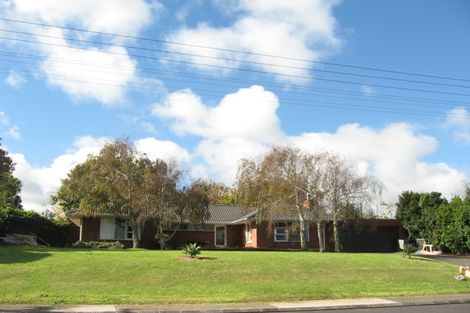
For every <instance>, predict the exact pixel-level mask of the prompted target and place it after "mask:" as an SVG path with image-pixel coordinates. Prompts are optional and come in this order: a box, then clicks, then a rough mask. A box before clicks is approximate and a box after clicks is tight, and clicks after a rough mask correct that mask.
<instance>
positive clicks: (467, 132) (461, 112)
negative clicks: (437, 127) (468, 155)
mask: <svg viewBox="0 0 470 313" xmlns="http://www.w3.org/2000/svg"><path fill="white" fill-rule="evenodd" d="M444 127H446V128H448V129H450V130H452V132H453V134H454V138H455V139H456V140H459V141H464V142H466V143H470V113H469V112H468V111H467V110H466V109H464V108H455V109H453V110H451V111H449V112H447V118H446V122H445V124H444Z"/></svg>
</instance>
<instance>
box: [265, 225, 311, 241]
mask: <svg viewBox="0 0 470 313" xmlns="http://www.w3.org/2000/svg"><path fill="white" fill-rule="evenodd" d="M277 224H283V225H284V226H280V225H279V226H277V225H275V226H274V242H300V239H299V241H291V239H290V231H289V223H288V222H280V223H277ZM277 228H284V229H285V236H286V239H285V240H278V239H277ZM282 235H284V234H282ZM305 235H306V242H310V226H309V225H307V228H306V232H305ZM299 238H300V237H299Z"/></svg>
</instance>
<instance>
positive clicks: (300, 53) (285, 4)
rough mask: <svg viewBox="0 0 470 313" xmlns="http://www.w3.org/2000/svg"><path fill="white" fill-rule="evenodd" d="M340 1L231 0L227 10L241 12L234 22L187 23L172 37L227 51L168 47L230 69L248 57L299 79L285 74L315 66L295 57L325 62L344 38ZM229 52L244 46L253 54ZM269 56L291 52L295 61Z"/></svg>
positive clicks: (304, 72) (303, 73)
mask: <svg viewBox="0 0 470 313" xmlns="http://www.w3.org/2000/svg"><path fill="white" fill-rule="evenodd" d="M338 3H339V1H334V0H333V1H325V0H298V1H284V0H274V1H273V0H240V1H229V2H227V4H226V5H225V8H224V10H225V11H230V13H231V15H232V16H234V15H235V16H238V18H237V19H236V20H235V21H234V22H233V24H231V25H230V26H227V27H214V26H211V25H210V24H207V23H200V24H198V26H197V27H195V28H186V27H185V28H182V29H179V30H177V31H175V32H173V33H172V34H170V35H169V36H168V39H169V40H170V41H173V42H182V43H190V44H193V45H199V46H209V47H218V48H222V49H226V50H214V49H205V48H201V47H194V46H193V47H191V46H184V45H169V46H168V48H169V49H171V50H173V51H175V52H180V53H187V54H193V56H187V57H186V59H187V60H190V61H192V62H194V63H201V64H211V65H216V66H228V67H239V66H241V62H244V61H249V62H254V63H258V64H252V65H253V66H254V67H256V68H257V69H262V70H266V71H270V72H273V73H275V74H277V77H278V79H279V80H283V81H290V82H297V81H299V79H298V78H294V77H286V76H282V75H301V76H310V73H309V69H310V68H311V65H312V64H311V63H308V62H304V61H299V60H294V59H295V58H296V59H309V60H320V59H322V58H324V57H326V56H328V55H330V54H332V53H333V52H334V51H336V50H337V49H338V48H339V47H340V46H341V43H342V42H341V39H339V37H338V36H337V22H336V19H335V18H334V16H333V13H332V10H333V7H334V6H335V5H337V4H338ZM228 50H242V51H246V52H250V53H251V54H241V53H235V52H232V51H228ZM261 54H265V55H261ZM267 54H269V55H278V56H289V57H291V58H292V59H279V58H274V57H270V56H267ZM203 56H205V57H203ZM207 57H213V58H225V59H229V60H220V59H210V58H207ZM259 63H265V64H259ZM269 64H280V65H283V66H285V67H279V66H275V65H269ZM194 66H196V67H198V68H200V69H206V70H214V68H213V67H207V66H204V65H194ZM302 68H307V69H302Z"/></svg>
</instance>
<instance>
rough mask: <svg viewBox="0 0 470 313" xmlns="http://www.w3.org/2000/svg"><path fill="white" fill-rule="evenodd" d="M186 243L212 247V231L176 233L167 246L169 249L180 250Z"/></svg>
mask: <svg viewBox="0 0 470 313" xmlns="http://www.w3.org/2000/svg"><path fill="white" fill-rule="evenodd" d="M188 242H199V243H201V244H203V245H204V246H213V245H214V232H213V231H177V232H176V233H175V235H174V236H173V238H171V240H170V242H169V244H170V246H171V248H173V249H175V248H180V247H182V246H184V245H185V244H187V243H188Z"/></svg>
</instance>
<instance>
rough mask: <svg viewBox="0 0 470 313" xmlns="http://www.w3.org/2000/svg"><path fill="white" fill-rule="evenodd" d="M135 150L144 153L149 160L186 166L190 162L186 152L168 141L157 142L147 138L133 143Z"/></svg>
mask: <svg viewBox="0 0 470 313" xmlns="http://www.w3.org/2000/svg"><path fill="white" fill-rule="evenodd" d="M134 144H135V147H136V149H137V150H138V151H139V152H141V153H145V154H146V155H147V156H148V158H149V159H157V158H158V159H161V160H164V161H172V160H174V161H176V162H178V163H180V164H183V165H184V164H187V163H189V161H190V160H191V156H190V154H189V152H188V150H186V149H184V148H181V147H180V146H179V145H177V144H176V143H174V142H172V141H168V140H157V139H155V138H153V137H147V138H143V139H139V140H136V141H135V142H134Z"/></svg>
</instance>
